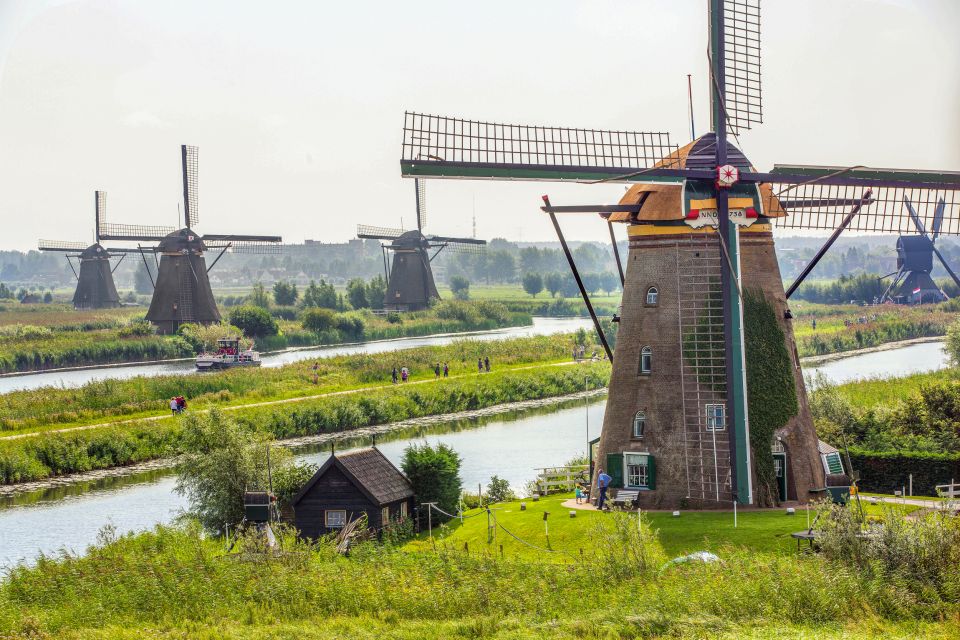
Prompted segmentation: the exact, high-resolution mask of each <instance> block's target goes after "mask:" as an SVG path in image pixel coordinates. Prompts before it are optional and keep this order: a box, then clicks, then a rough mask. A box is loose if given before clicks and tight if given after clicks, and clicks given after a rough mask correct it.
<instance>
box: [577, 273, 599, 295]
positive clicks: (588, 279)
mask: <svg viewBox="0 0 960 640" xmlns="http://www.w3.org/2000/svg"><path fill="white" fill-rule="evenodd" d="M580 280H581V281H582V282H583V288H584V289H586V290H587V293H595V292H597V291H598V290H600V289H601V288H602V286H601V285H602V283H601V280H600V274H599V273H594V272H590V273H585V274H583V276H581V278H580Z"/></svg>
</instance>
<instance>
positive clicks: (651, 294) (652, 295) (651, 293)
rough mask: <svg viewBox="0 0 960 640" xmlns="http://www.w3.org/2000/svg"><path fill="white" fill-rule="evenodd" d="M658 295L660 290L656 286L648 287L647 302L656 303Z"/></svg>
mask: <svg viewBox="0 0 960 640" xmlns="http://www.w3.org/2000/svg"><path fill="white" fill-rule="evenodd" d="M658 295H660V292H659V291H657V288H656V287H650V288H649V289H647V304H649V305H656V304H657V296H658Z"/></svg>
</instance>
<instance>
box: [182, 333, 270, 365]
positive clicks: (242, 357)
mask: <svg viewBox="0 0 960 640" xmlns="http://www.w3.org/2000/svg"><path fill="white" fill-rule="evenodd" d="M196 365H197V369H198V370H199V371H214V370H220V369H233V368H234V367H259V366H260V352H259V351H254V350H253V344H252V343H251V344H250V346H249V347H247V348H246V349H244V350H242V351H241V349H240V339H239V338H222V339H220V340H217V351H216V353H206V352H204V353H201V354H200V355H198V356H197V361H196Z"/></svg>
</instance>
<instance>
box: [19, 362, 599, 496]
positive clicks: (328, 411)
mask: <svg viewBox="0 0 960 640" xmlns="http://www.w3.org/2000/svg"><path fill="white" fill-rule="evenodd" d="M609 372H610V368H609V366H608V365H607V364H606V363H597V364H591V365H588V366H586V367H544V368H539V369H529V370H523V371H503V372H496V371H495V372H493V373H491V374H488V375H483V376H476V377H470V378H461V379H450V380H443V381H440V382H437V383H436V384H430V385H409V386H399V387H390V388H386V389H377V390H370V391H364V392H362V393H353V394H346V395H337V396H327V397H324V398H319V399H315V400H309V401H304V402H301V403H292V404H282V405H274V406H262V407H250V408H244V409H242V410H240V411H238V412H237V413H235V414H233V415H235V416H237V419H238V421H240V422H243V423H246V424H250V425H253V426H254V427H256V428H257V429H261V430H263V431H265V432H266V433H268V434H270V435H272V436H274V437H276V438H290V437H295V436H305V435H312V434H318V433H336V432H340V431H347V430H350V429H354V428H357V427H364V426H369V425H375V424H385V423H388V422H396V421H399V420H407V419H410V418H418V417H423V416H428V415H439V414H444V413H453V412H457V411H468V410H471V409H479V408H482V407H488V406H492V405H496V404H502V403H507V402H518V401H522V400H531V399H535V398H545V397H553V396H559V395H565V394H568V393H574V392H577V391H580V390H582V389H583V385H584V377H585V376H586V377H587V378H589V383H590V386H591V387H594V388H595V387H597V386H601V385H603V386H605V385H606V384H607V382H608V380H609ZM180 429H181V423H180V420H179V419H175V418H165V419H163V420H155V421H149V422H144V421H140V422H134V423H131V424H128V425H123V426H112V427H103V428H100V429H89V430H83V431H73V432H65V433H49V434H41V435H37V436H34V437H30V438H23V439H19V440H8V441H5V442H2V443H0V483H3V484H11V483H16V482H26V481H30V480H38V479H41V478H46V477H49V476H57V475H63V474H68V473H77V472H82V471H90V470H93V469H104V468H109V467H114V466H121V465H128V464H133V463H136V462H143V461H146V460H151V459H156V458H163V457H169V456H172V455H176V454H177V453H179V451H180V449H179V446H180V445H179V443H180V440H181V437H180V436H181V431H180Z"/></svg>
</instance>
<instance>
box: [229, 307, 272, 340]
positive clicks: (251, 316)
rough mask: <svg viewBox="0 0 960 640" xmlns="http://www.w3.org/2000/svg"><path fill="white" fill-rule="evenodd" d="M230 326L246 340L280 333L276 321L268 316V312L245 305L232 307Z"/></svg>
mask: <svg viewBox="0 0 960 640" xmlns="http://www.w3.org/2000/svg"><path fill="white" fill-rule="evenodd" d="M230 324H232V325H233V326H235V327H238V328H239V329H240V330H241V331H243V334H244V335H245V336H247V337H248V338H259V337H261V336H275V335H277V333H279V331H280V327H279V326H278V325H277V321H276V320H274V319H273V318H272V317H271V316H270V312H269V311H267V310H266V309H263V308H261V307H254V306H247V305H245V306H242V307H234V308H233V309H232V310H231V311H230Z"/></svg>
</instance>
